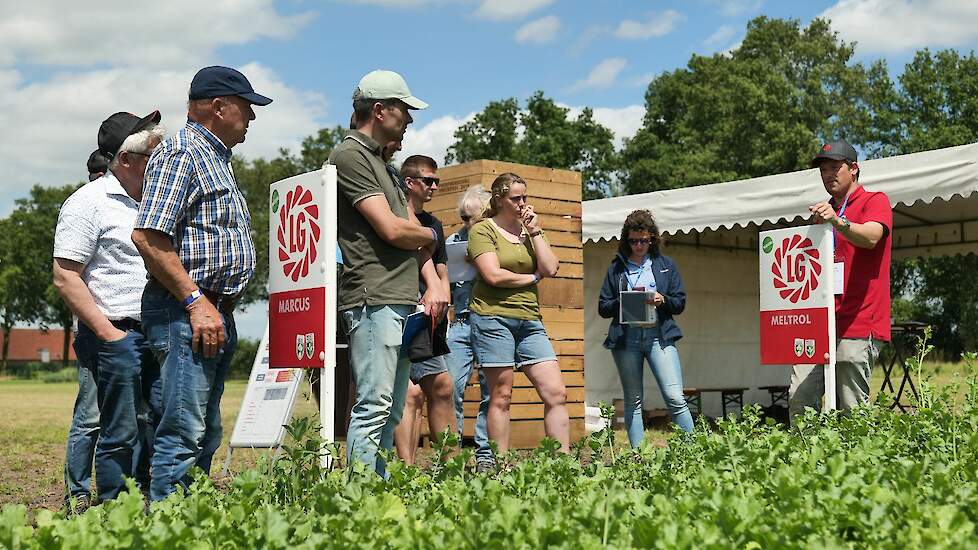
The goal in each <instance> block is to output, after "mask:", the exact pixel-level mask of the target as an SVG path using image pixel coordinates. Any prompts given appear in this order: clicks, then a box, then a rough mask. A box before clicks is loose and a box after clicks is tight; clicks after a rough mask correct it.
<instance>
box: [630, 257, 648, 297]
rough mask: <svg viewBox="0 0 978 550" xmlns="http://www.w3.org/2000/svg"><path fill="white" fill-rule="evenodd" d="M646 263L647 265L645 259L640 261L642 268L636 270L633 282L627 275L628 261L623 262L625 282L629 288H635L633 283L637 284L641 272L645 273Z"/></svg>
mask: <svg viewBox="0 0 978 550" xmlns="http://www.w3.org/2000/svg"><path fill="white" fill-rule="evenodd" d="M647 265H648V262H647V261H643V262H642V269H639V270H638V274H636V275H635V282H634V283H633V282H632V280H631V279H630V278H629V277H628V263H626V264H625V282H627V283H628V289H629V290H631V289H633V288H635V285H637V284H638V281H639V279H641V278H642V273H645V267H646V266H647Z"/></svg>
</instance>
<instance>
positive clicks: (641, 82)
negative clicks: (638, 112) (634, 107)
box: [628, 73, 655, 87]
mask: <svg viewBox="0 0 978 550" xmlns="http://www.w3.org/2000/svg"><path fill="white" fill-rule="evenodd" d="M654 79H655V73H645V74H642V75H638V76H636V77H634V78H630V79H629V80H628V84H629V85H631V86H641V87H645V86H648V85H649V82H652V80H654Z"/></svg>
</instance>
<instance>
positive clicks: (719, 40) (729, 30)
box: [703, 25, 737, 47]
mask: <svg viewBox="0 0 978 550" xmlns="http://www.w3.org/2000/svg"><path fill="white" fill-rule="evenodd" d="M735 34H737V28H736V27H734V26H733V25H722V26H720V28H718V29H717V30H716V31H714V32H713V34H711V35H710V36H708V37H706V40H704V41H703V45H705V46H710V47H715V46H720V45H721V44H724V43H726V42H728V41H729V40H730V39H731V38H733V37H734V35H735Z"/></svg>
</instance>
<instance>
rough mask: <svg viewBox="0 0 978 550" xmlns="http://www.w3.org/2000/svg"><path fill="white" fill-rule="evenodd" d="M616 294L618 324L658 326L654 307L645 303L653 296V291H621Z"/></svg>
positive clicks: (657, 317)
mask: <svg viewBox="0 0 978 550" xmlns="http://www.w3.org/2000/svg"><path fill="white" fill-rule="evenodd" d="M618 294H619V295H618V322H619V323H621V324H623V325H637V326H646V327H652V326H655V325H656V324H658V322H659V316H658V315H657V314H656V311H655V306H654V305H652V304H650V303H647V302H646V300H649V299H651V298H652V297H654V296H655V291H646V290H622V291H621V292H619V293H618Z"/></svg>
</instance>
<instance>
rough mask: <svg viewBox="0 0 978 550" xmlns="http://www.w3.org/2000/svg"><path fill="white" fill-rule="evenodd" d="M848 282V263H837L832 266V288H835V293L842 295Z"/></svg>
mask: <svg viewBox="0 0 978 550" xmlns="http://www.w3.org/2000/svg"><path fill="white" fill-rule="evenodd" d="M845 281H846V263H845V262H835V263H834V264H832V286H833V287H834V288H835V293H836V294H837V295H838V294H842V292H843V290H845V289H844V286H845Z"/></svg>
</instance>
